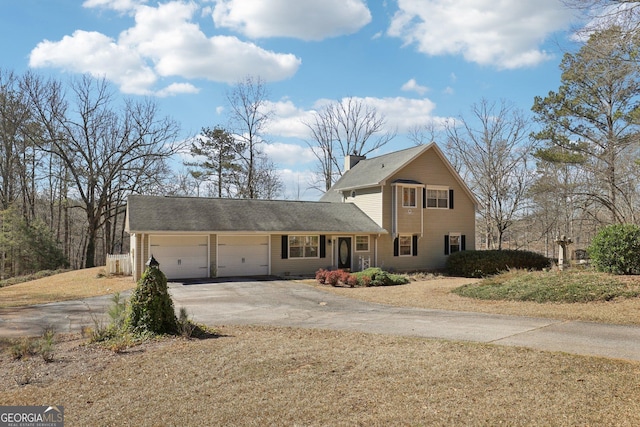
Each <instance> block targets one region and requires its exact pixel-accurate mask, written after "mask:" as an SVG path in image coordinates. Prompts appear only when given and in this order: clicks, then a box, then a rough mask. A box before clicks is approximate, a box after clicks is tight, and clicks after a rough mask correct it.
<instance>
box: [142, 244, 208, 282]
mask: <svg viewBox="0 0 640 427" xmlns="http://www.w3.org/2000/svg"><path fill="white" fill-rule="evenodd" d="M208 247H209V246H208V236H151V253H152V254H153V256H154V257H155V258H156V260H157V261H158V262H159V263H160V270H162V272H163V273H164V274H165V275H166V276H167V278H168V279H191V278H202V277H207V276H208V270H209V269H208V263H209V261H208V259H209V257H208V252H209V251H208Z"/></svg>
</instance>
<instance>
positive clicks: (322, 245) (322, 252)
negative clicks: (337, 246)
mask: <svg viewBox="0 0 640 427" xmlns="http://www.w3.org/2000/svg"><path fill="white" fill-rule="evenodd" d="M326 257H327V236H325V235H324V234H323V235H321V236H320V258H326Z"/></svg>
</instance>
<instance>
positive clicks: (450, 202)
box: [449, 190, 453, 209]
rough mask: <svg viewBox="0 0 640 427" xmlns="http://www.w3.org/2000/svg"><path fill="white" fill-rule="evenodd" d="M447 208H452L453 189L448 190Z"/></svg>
mask: <svg viewBox="0 0 640 427" xmlns="http://www.w3.org/2000/svg"><path fill="white" fill-rule="evenodd" d="M449 209H453V190H449Z"/></svg>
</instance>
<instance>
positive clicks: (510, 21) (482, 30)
mask: <svg viewBox="0 0 640 427" xmlns="http://www.w3.org/2000/svg"><path fill="white" fill-rule="evenodd" d="M398 7H399V10H398V11H397V12H396V13H395V15H394V16H393V18H392V20H391V24H390V27H389V29H388V34H389V35H390V36H394V37H399V38H401V39H402V40H403V41H404V43H405V44H406V45H415V46H416V47H417V49H418V50H419V51H420V52H423V53H425V54H427V55H434V56H435V55H459V54H461V55H462V56H463V57H464V58H465V59H466V60H467V61H470V62H475V63H478V64H481V65H492V66H496V67H498V68H506V69H512V68H520V67H527V66H533V65H536V64H538V63H540V62H542V61H545V60H547V59H549V58H550V57H551V55H550V54H549V53H548V52H545V51H543V50H540V48H539V46H540V44H541V43H542V42H543V41H544V40H545V38H546V37H548V36H549V34H551V33H553V32H555V31H559V30H562V29H565V28H567V26H568V25H569V23H570V22H571V20H572V18H573V15H572V13H571V11H570V10H568V9H567V8H566V7H564V6H563V5H562V2H561V1H559V0H540V1H537V2H528V1H522V0H500V1H495V0H459V1H455V2H452V1H449V0H399V1H398Z"/></svg>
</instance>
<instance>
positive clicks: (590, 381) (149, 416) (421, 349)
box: [0, 326, 640, 426]
mask: <svg viewBox="0 0 640 427" xmlns="http://www.w3.org/2000/svg"><path fill="white" fill-rule="evenodd" d="M219 332H220V333H221V336H220V337H218V338H213V339H206V340H201V341H197V340H192V341H189V340H185V339H181V338H173V339H164V340H161V341H158V342H150V343H147V344H144V345H142V346H140V347H136V348H133V349H130V350H129V351H127V352H125V353H120V354H116V353H113V352H110V351H109V350H105V349H102V348H99V347H96V346H95V345H91V346H85V345H81V343H82V341H81V340H79V338H78V337H75V338H73V339H72V338H71V337H67V338H66V339H67V340H68V341H66V342H63V343H60V344H58V348H59V350H58V351H57V352H56V354H55V358H54V361H53V362H51V363H48V364H47V363H44V362H43V361H42V360H40V359H38V358H37V357H36V356H33V357H31V358H29V359H27V360H21V361H13V360H10V358H9V357H8V356H7V355H6V353H4V354H3V355H2V356H1V359H0V402H2V404H3V405H23V404H24V405H26V404H47V405H48V404H56V405H63V406H64V409H65V418H66V420H65V421H66V422H67V423H66V424H65V425H68V426H126V425H130V426H201V425H210V426H214V425H215V426H272V425H273V426H280V425H288V426H352V425H353V426H356V425H360V426H393V425H443V426H444V425H446V426H450V425H492V426H493V425H499V424H503V425H511V426H517V425H522V426H524V425H526V426H531V425H539V426H542V425H544V426H550V425H567V426H575V425H593V426H595V425H620V426H635V425H640V381H639V380H638V378H640V364H638V363H629V362H623V361H615V360H607V359H601V358H594V357H579V356H571V355H567V354H559V353H546V352H540V351H534V350H527V349H520V348H511V347H500V346H491V345H483V344H470V343H457V342H446V341H437V340H427V339H420V338H410V337H397V336H383V335H375V334H362V333H350V332H336V331H315V330H306V329H288V328H269V327H240V326H225V327H221V328H220V329H219ZM26 379H28V380H29V381H28V382H29V384H26V385H18V384H17V380H18V382H26V381H25V380H26Z"/></svg>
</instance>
